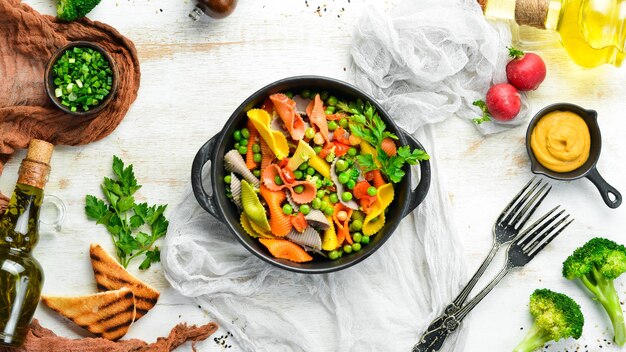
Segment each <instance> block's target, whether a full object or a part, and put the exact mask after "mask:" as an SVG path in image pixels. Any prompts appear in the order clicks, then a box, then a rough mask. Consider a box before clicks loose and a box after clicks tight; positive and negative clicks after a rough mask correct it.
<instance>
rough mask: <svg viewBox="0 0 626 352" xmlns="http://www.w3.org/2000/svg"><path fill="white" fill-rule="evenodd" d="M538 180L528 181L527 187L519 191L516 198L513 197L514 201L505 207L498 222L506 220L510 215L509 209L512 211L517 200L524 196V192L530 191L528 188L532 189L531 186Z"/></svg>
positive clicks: (534, 178)
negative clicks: (507, 215)
mask: <svg viewBox="0 0 626 352" xmlns="http://www.w3.org/2000/svg"><path fill="white" fill-rule="evenodd" d="M536 179H537V176H535V177H533V178H532V179H531V180H530V181H528V183H527V184H526V186H524V187H523V188H522V190H521V191H519V193H517V194H516V195H515V197H513V199H512V200H511V202H510V203H509V204H507V205H506V207H504V210H502V213H501V214H500V216H499V217H498V222H501V221H502V219H503V218H504V216H505V215H506V214H507V213H508V211H509V209H511V207H513V204H515V203H516V202H517V200H518V199H519V198H520V197H521V196H522V194H524V192H526V190H527V189H528V187H530V185H531V184H532V183H533V182H535V180H536Z"/></svg>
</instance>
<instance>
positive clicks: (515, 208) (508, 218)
mask: <svg viewBox="0 0 626 352" xmlns="http://www.w3.org/2000/svg"><path fill="white" fill-rule="evenodd" d="M541 183H542V180H539V182H537V183H535V184H534V185H532V187H531V188H530V190H528V192H526V193H525V194H524V195H523V196H522V198H521V199H519V201H518V202H516V203H515V205H514V206H513V207H512V209H511V211H510V212H509V213H508V214H507V215H506V217H505V218H504V219H503V220H502V222H504V223H505V224H509V223H510V222H511V220H512V219H513V217H514V216H515V215H516V214H517V212H518V211H519V210H520V209H521V208H522V206H523V205H524V203H526V201H527V200H528V198H529V197H530V196H531V195H532V194H533V193H534V192H535V191H536V190H537V187H539V186H540V185H541Z"/></svg>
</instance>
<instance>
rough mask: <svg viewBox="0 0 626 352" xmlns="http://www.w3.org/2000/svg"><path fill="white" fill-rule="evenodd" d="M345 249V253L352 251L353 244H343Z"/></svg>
mask: <svg viewBox="0 0 626 352" xmlns="http://www.w3.org/2000/svg"><path fill="white" fill-rule="evenodd" d="M343 251H344V252H345V253H352V246H351V245H349V244H347V245H345V246H343Z"/></svg>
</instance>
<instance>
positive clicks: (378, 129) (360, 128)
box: [336, 99, 430, 183]
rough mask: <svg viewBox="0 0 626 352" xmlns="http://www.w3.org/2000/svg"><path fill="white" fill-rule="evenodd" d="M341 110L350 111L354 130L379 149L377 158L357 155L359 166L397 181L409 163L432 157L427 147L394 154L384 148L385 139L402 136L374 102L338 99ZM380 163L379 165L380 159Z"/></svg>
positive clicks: (404, 150) (402, 175)
mask: <svg viewBox="0 0 626 352" xmlns="http://www.w3.org/2000/svg"><path fill="white" fill-rule="evenodd" d="M336 106H337V108H338V109H339V110H340V111H343V112H345V113H348V114H350V115H351V116H350V124H349V127H350V132H352V134H353V135H355V136H357V137H359V138H361V139H363V140H364V141H366V142H368V143H369V144H371V145H372V146H374V148H376V154H377V156H376V160H374V157H373V156H372V155H370V154H361V155H357V156H356V160H357V161H358V162H359V165H360V166H361V167H362V168H364V169H365V171H372V170H376V169H380V170H381V171H382V173H383V174H385V175H386V176H387V177H388V178H389V180H390V181H391V182H393V183H398V182H400V181H402V178H403V177H404V175H405V172H404V170H402V169H403V168H404V165H405V164H409V165H416V164H418V163H419V162H420V161H424V160H429V159H430V156H429V155H428V154H427V153H426V152H425V151H423V150H420V149H415V150H411V148H410V147H409V146H408V145H405V146H402V147H400V148H398V152H397V154H396V155H394V156H391V157H390V156H388V155H387V153H385V151H384V150H383V149H382V146H381V143H382V141H383V139H385V138H392V139H395V140H398V136H396V135H395V134H393V133H391V132H389V131H387V125H386V124H385V122H384V121H383V120H382V119H381V118H380V116H379V115H378V113H377V112H376V108H375V107H374V106H372V104H370V102H366V103H363V101H361V100H360V99H359V100H357V101H356V102H350V103H345V102H338V103H337V105H336ZM376 161H378V163H379V164H380V167H379V166H378V164H377V162H376Z"/></svg>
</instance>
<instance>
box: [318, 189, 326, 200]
mask: <svg viewBox="0 0 626 352" xmlns="http://www.w3.org/2000/svg"><path fill="white" fill-rule="evenodd" d="M325 195H326V191H324V190H319V191H317V194H316V196H317V198H320V199H322V198H324V196H325Z"/></svg>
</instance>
